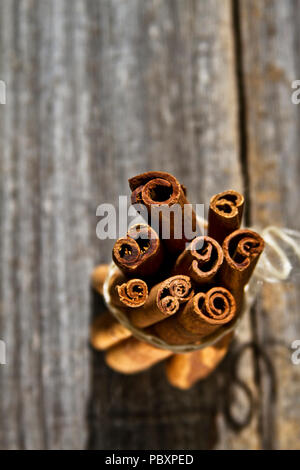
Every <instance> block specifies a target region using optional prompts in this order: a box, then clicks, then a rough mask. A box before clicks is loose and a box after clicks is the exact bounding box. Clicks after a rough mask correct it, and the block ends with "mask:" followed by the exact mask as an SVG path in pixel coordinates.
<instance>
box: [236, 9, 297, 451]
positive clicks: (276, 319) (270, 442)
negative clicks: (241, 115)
mask: <svg viewBox="0 0 300 470" xmlns="http://www.w3.org/2000/svg"><path fill="white" fill-rule="evenodd" d="M240 19H241V30H242V51H243V57H242V59H243V72H244V87H245V97H246V101H245V105H246V108H245V110H246V134H247V148H248V155H247V161H248V171H249V189H250V195H251V221H252V223H253V224H255V225H260V226H261V227H265V226H267V225H269V224H274V225H279V226H287V227H290V228H294V229H298V230H299V228H300V220H299V215H298V213H299V196H300V167H299V144H300V141H299V139H300V136H299V122H300V113H299V109H300V108H299V107H298V106H297V105H294V104H292V102H291V93H292V91H293V90H292V88H291V83H292V81H293V80H295V79H298V78H299V76H300V63H299V44H300V42H299V41H300V32H299V21H300V2H299V1H285V2H280V1H276V0H268V1H267V0H266V1H243V2H240ZM299 300H300V298H299V278H298V280H297V279H296V280H295V281H294V284H293V283H287V284H285V285H274V286H271V285H266V286H265V288H264V293H263V298H262V300H261V302H260V303H259V305H258V306H257V309H256V311H255V312H254V315H253V332H254V337H255V339H256V341H257V342H258V344H259V345H260V347H261V348H263V349H264V350H265V351H267V352H268V354H269V355H270V357H271V360H272V363H273V365H274V367H275V370H276V375H277V385H278V390H277V400H272V399H271V395H270V374H268V373H267V372H266V370H265V369H264V368H263V367H262V364H261V361H260V360H258V364H257V365H258V383H259V395H258V400H259V407H260V421H259V428H258V432H259V433H260V435H261V445H262V446H263V447H266V448H271V447H275V448H299V442H300V419H299V418H300V415H299V409H300V407H299V397H300V390H299V384H300V380H299V379H300V368H299V366H296V365H293V364H292V362H291V343H292V341H293V340H295V339H299V338H300V320H299V315H298V305H299Z"/></svg>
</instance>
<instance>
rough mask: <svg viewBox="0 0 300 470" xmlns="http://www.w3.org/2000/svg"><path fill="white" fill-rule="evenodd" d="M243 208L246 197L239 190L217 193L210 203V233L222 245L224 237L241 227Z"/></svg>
mask: <svg viewBox="0 0 300 470" xmlns="http://www.w3.org/2000/svg"><path fill="white" fill-rule="evenodd" d="M243 209H244V197H243V196H242V195H241V194H240V193H238V192H237V191H233V190H228V191H224V192H222V193H219V194H215V196H213V197H212V198H211V200H210V205H209V212H208V235H209V236H210V237H212V238H214V239H215V240H217V241H218V242H219V243H220V245H222V243H223V241H224V239H225V238H226V237H227V236H228V235H229V234H230V233H231V232H234V231H235V230H237V229H238V228H239V227H240V225H241V221H242V216H243Z"/></svg>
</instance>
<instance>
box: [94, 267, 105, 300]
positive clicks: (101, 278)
mask: <svg viewBox="0 0 300 470" xmlns="http://www.w3.org/2000/svg"><path fill="white" fill-rule="evenodd" d="M108 271H109V265H108V264H100V265H99V266H97V267H96V268H94V269H93V272H92V274H91V284H92V287H93V288H94V289H95V290H96V291H97V292H99V294H101V295H103V285H104V282H105V279H106V277H107V275H108Z"/></svg>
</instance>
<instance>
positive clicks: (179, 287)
mask: <svg viewBox="0 0 300 470" xmlns="http://www.w3.org/2000/svg"><path fill="white" fill-rule="evenodd" d="M129 282H130V281H129ZM193 294H194V292H193V290H192V287H191V281H190V278H189V277H188V276H173V277H171V278H169V279H166V280H165V281H163V282H160V283H159V284H157V285H155V286H154V287H152V289H151V290H150V294H149V296H148V298H147V300H146V302H145V304H144V305H143V307H141V308H130V309H126V315H127V317H128V318H129V320H130V322H131V324H132V325H133V326H135V327H137V328H145V327H147V326H150V325H153V324H154V323H157V322H159V321H161V320H164V319H166V318H168V317H170V316H171V315H174V314H175V313H176V312H177V311H178V310H179V307H180V305H181V304H183V303H184V302H187V301H188V300H189V299H190V298H191V297H192V296H193ZM115 304H116V301H115ZM101 317H102V319H101ZM92 336H93V345H96V346H95V347H96V348H97V349H101V350H104V349H108V348H109V347H111V346H113V345H114V344H117V343H118V342H119V341H121V340H123V339H125V338H128V337H129V336H131V332H130V330H128V329H127V328H125V327H124V326H123V325H121V324H120V323H119V322H118V321H117V320H116V319H115V318H113V317H112V316H111V315H110V314H106V315H100V317H99V319H97V320H96V321H95V324H94V325H93V329H92Z"/></svg>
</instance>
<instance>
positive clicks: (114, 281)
mask: <svg viewBox="0 0 300 470" xmlns="http://www.w3.org/2000/svg"><path fill="white" fill-rule="evenodd" d="M108 292H109V295H110V299H111V303H112V304H113V305H115V306H116V307H123V308H125V307H130V308H138V307H141V306H143V305H144V304H145V302H146V300H147V298H148V286H147V284H146V282H145V281H143V280H142V279H129V280H128V279H127V278H126V277H125V276H124V274H123V273H122V272H121V271H120V270H119V269H118V268H115V270H114V272H113V273H112V275H111V277H110V279H109V283H108Z"/></svg>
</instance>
